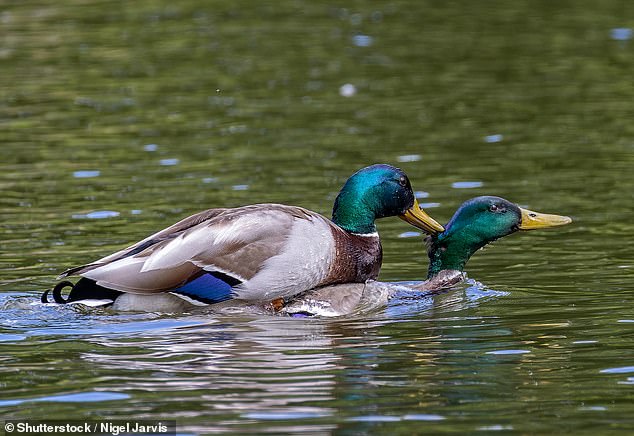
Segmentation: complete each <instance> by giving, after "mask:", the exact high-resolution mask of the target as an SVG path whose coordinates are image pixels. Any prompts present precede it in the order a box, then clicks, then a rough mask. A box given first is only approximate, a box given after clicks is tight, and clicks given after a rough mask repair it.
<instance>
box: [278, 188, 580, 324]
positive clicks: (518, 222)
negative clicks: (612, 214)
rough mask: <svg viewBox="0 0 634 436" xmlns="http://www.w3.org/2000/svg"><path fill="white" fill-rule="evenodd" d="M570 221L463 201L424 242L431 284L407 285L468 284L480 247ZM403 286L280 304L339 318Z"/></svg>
mask: <svg viewBox="0 0 634 436" xmlns="http://www.w3.org/2000/svg"><path fill="white" fill-rule="evenodd" d="M570 222H572V219H570V218H569V217H567V216H560V215H550V214H543V213H539V212H533V211H530V210H528V209H523V208H521V207H519V206H517V205H516V204H513V203H511V202H510V201H508V200H505V199H503V198H500V197H494V196H483V197H476V198H473V199H471V200H468V201H466V202H464V203H463V204H462V205H461V206H460V208H458V210H457V211H456V213H455V214H454V216H453V217H452V218H451V220H450V221H449V223H448V224H447V225H446V226H445V230H444V231H443V232H442V233H438V234H431V235H430V236H428V237H427V238H426V242H427V247H428V256H429V261H430V263H429V269H428V273H427V280H426V281H424V282H421V283H419V284H416V285H412V286H408V288H410V289H412V290H415V291H436V290H440V289H444V288H449V287H451V286H454V285H456V284H458V283H460V282H461V281H463V280H464V272H463V271H464V268H465V265H466V264H467V261H468V260H469V258H470V257H471V256H472V255H473V254H474V253H475V252H476V251H477V250H479V249H480V248H482V247H484V246H485V245H487V244H489V243H491V242H493V241H495V240H496V239H499V238H502V237H504V236H507V235H510V234H512V233H515V232H516V231H518V230H536V229H545V228H550V227H558V226H562V225H565V224H568V223H570ZM399 289H403V286H401V285H395V284H391V283H382V282H376V281H368V282H366V283H365V284H363V283H347V284H342V285H334V286H326V287H323V288H319V289H314V290H311V291H308V292H305V293H303V294H301V295H299V296H296V297H294V298H293V299H290V300H286V301H284V302H283V303H282V304H278V307H277V309H278V311H280V312H283V313H287V314H290V315H322V316H339V315H345V314H348V313H351V312H353V311H354V310H357V309H358V308H359V305H360V304H362V303H363V301H365V300H373V301H374V304H375V305H376V302H377V301H379V302H383V303H386V302H387V300H388V299H389V298H390V296H391V295H392V294H393V293H394V292H395V291H397V290H399Z"/></svg>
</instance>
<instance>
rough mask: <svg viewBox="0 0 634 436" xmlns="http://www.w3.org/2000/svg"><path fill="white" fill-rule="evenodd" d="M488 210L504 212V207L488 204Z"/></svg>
mask: <svg viewBox="0 0 634 436" xmlns="http://www.w3.org/2000/svg"><path fill="white" fill-rule="evenodd" d="M489 210H490V211H491V212H494V213H506V207H504V206H498V205H497V204H492V205H490V206H489Z"/></svg>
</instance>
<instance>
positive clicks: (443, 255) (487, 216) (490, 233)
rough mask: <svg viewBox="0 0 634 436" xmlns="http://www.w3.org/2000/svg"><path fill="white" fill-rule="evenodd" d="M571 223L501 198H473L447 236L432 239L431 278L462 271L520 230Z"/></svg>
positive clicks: (451, 223)
mask: <svg viewBox="0 0 634 436" xmlns="http://www.w3.org/2000/svg"><path fill="white" fill-rule="evenodd" d="M570 222H572V220H571V219H570V218H569V217H567V216H560V215H550V214H543V213H538V212H533V211H530V210H527V209H522V208H521V207H519V206H517V205H516V204H513V203H511V202H510V201H508V200H505V199H503V198H500V197H493V196H483V197H476V198H472V199H471V200H468V201H465V202H464V203H463V204H462V205H461V206H460V208H459V209H458V210H457V211H456V213H455V214H454V216H453V217H452V218H451V220H450V221H449V223H448V224H447V225H446V226H445V231H444V232H442V233H440V234H438V235H432V236H431V237H430V238H428V243H429V253H428V254H429V260H430V264H429V273H428V277H430V278H431V277H433V276H435V275H436V274H438V272H439V271H441V270H445V269H453V270H458V271H462V270H463V269H464V266H465V264H466V263H467V261H468V260H469V258H470V257H471V255H472V254H473V253H475V252H476V251H477V250H478V249H480V248H482V247H484V246H485V245H486V244H489V243H491V242H493V241H495V240H496V239H499V238H501V237H503V236H506V235H510V234H511V233H515V232H516V231H518V230H534V229H544V228H549V227H557V226H562V225H564V224H568V223H570Z"/></svg>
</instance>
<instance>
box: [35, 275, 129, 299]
mask: <svg viewBox="0 0 634 436" xmlns="http://www.w3.org/2000/svg"><path fill="white" fill-rule="evenodd" d="M67 287H69V288H70V293H69V294H68V296H67V297H66V298H64V296H63V295H62V291H63V290H64V288H67ZM49 293H50V294H51V295H53V301H54V302H55V303H57V304H68V303H72V302H76V301H82V300H112V301H114V300H116V299H117V297H118V296H119V295H121V294H122V292H121V291H116V290H114V289H109V288H104V287H103V286H100V285H98V284H97V282H95V281H94V280H91V279H88V278H85V277H82V278H81V279H79V280H78V281H77V283H75V284H73V283H71V282H69V281H63V282H59V283H58V284H56V285H55V286H54V287H53V289H52V290H51V289H47V290H46V291H44V292H43V293H42V296H41V297H40V301H41V302H42V303H49V301H48V294H49Z"/></svg>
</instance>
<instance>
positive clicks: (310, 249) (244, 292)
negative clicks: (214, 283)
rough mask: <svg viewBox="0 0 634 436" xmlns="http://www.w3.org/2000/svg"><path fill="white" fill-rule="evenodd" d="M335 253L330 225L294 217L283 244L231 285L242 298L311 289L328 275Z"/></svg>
mask: <svg viewBox="0 0 634 436" xmlns="http://www.w3.org/2000/svg"><path fill="white" fill-rule="evenodd" d="M334 256H335V241H334V239H333V236H332V231H331V227H330V224H329V223H328V222H326V221H325V220H323V219H313V220H310V221H308V220H303V219H298V220H295V221H294V223H293V227H292V228H291V231H290V234H289V235H288V239H287V242H286V245H285V246H284V248H283V249H282V250H281V253H280V254H278V255H277V256H273V257H271V258H269V259H268V260H267V261H266V262H264V265H263V267H262V268H261V270H260V271H259V272H258V273H257V274H256V275H255V276H254V277H253V278H251V280H248V281H246V282H244V283H242V284H241V285H239V286H237V287H236V288H235V292H236V296H237V298H240V299H245V300H272V299H275V298H280V297H288V296H292V295H295V294H298V293H299V292H302V291H305V290H307V289H311V288H314V287H315V286H317V285H319V283H320V282H321V281H322V280H323V279H324V278H325V277H326V276H327V275H328V272H329V270H330V265H331V263H332V262H333V260H334Z"/></svg>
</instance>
